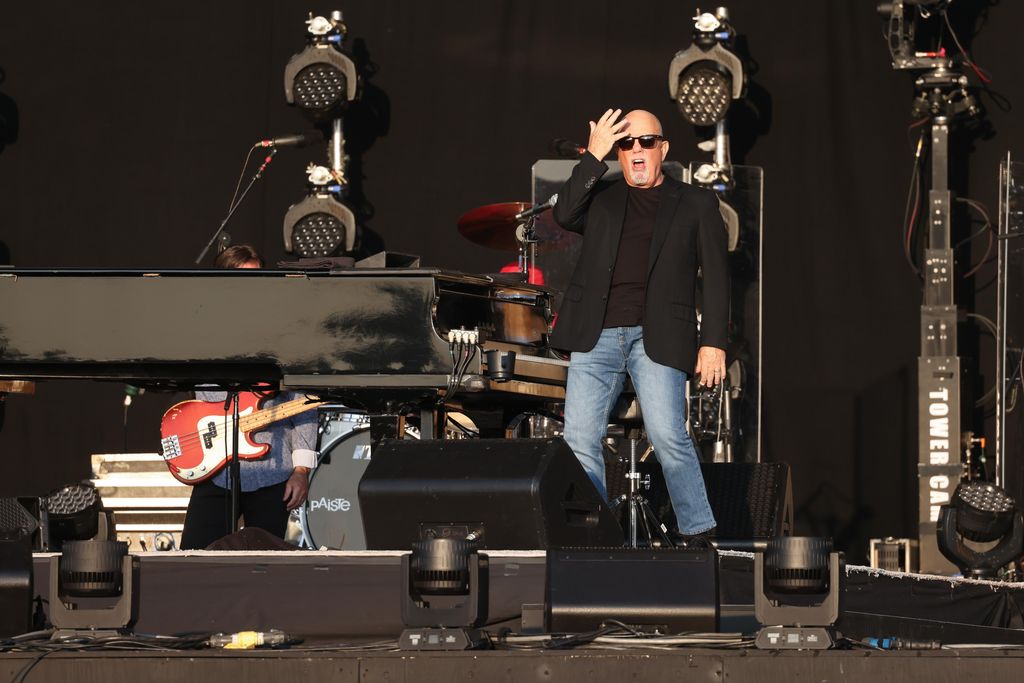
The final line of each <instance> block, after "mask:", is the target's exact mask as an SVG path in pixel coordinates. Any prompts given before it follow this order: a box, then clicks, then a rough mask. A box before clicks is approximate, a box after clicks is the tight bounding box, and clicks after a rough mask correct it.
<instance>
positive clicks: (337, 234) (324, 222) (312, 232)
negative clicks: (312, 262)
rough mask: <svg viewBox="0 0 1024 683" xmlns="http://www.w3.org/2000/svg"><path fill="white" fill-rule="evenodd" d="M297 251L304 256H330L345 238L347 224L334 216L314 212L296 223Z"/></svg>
mask: <svg viewBox="0 0 1024 683" xmlns="http://www.w3.org/2000/svg"><path fill="white" fill-rule="evenodd" d="M292 239H293V240H295V253H297V254H298V255H299V256H301V257H303V258H309V257H311V256H330V255H331V254H333V253H334V252H336V251H337V250H338V247H340V246H341V244H342V242H344V240H345V226H344V225H342V223H341V221H339V220H338V219H337V218H335V217H334V216H331V215H330V214H326V213H313V214H309V215H308V216H305V217H304V218H302V219H300V220H299V222H298V223H296V224H295V232H294V233H293V234H292Z"/></svg>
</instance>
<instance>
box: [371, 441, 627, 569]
mask: <svg viewBox="0 0 1024 683" xmlns="http://www.w3.org/2000/svg"><path fill="white" fill-rule="evenodd" d="M359 504H360V507H361V509H362V513H363V528H364V529H365V531H366V547H367V548H368V549H370V550H407V549H409V548H410V547H412V544H413V542H415V541H418V540H420V539H426V538H431V537H449V536H450V537H455V538H467V537H468V538H470V539H472V540H476V542H477V547H478V548H491V549H507V550H530V549H547V548H570V547H582V546H591V547H593V546H620V545H622V540H623V536H622V529H621V528H620V527H619V525H618V523H617V522H616V521H615V518H614V516H613V515H612V513H611V511H610V510H609V509H608V504H607V503H606V502H605V501H603V500H602V499H601V497H600V495H599V494H598V493H597V490H596V489H595V488H594V485H593V484H592V483H591V481H590V479H589V478H588V477H587V475H586V473H585V472H584V471H583V467H582V466H581V465H580V463H579V461H578V460H577V459H576V456H575V455H573V452H572V450H570V449H569V447H568V446H567V445H566V443H565V441H563V440H562V439H450V440H445V439H430V440H423V441H416V440H412V439H402V440H397V441H394V440H392V441H383V442H382V443H381V444H380V446H378V447H377V449H376V450H374V452H373V457H372V458H371V459H370V464H369V466H368V467H367V468H366V472H365V473H364V474H363V478H362V481H361V482H360V483H359Z"/></svg>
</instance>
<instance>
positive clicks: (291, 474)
mask: <svg viewBox="0 0 1024 683" xmlns="http://www.w3.org/2000/svg"><path fill="white" fill-rule="evenodd" d="M214 263H215V265H216V266H217V267H220V268H262V267H263V261H262V260H261V259H260V257H259V255H258V254H257V253H256V251H255V250H254V249H253V248H252V247H250V246H248V245H237V246H233V247H229V248H228V249H226V250H224V251H223V252H222V253H221V254H220V255H219V256H218V257H217V260H216V261H215V262H214ZM300 397H301V396H300V395H299V394H294V393H290V392H284V393H278V394H276V395H271V396H269V397H268V398H267V399H266V400H265V401H264V402H263V404H262V407H264V408H266V407H270V406H273V405H277V404H279V403H284V402H285V401H290V400H293V399H296V398H300ZM196 398H197V399H199V400H200V401H213V402H216V403H220V404H223V403H224V401H225V400H226V399H227V392H224V391H217V390H209V391H204V390H201V391H197V392H196ZM220 409H221V406H218V410H220ZM316 438H317V420H316V411H315V410H309V411H306V412H304V413H300V414H299V415H295V416H293V417H291V418H287V419H285V420H282V421H280V422H275V423H273V424H271V425H269V426H268V427H267V428H266V429H264V430H262V431H259V432H257V433H255V434H254V435H252V439H253V441H256V442H257V443H265V444H269V445H270V451H269V452H268V453H267V454H266V455H265V456H263V457H262V458H259V459H256V460H241V461H240V463H239V471H240V482H241V490H242V494H241V497H240V499H239V512H240V513H241V517H242V519H243V520H244V525H245V526H246V527H258V528H261V529H264V530H266V531H268V532H270V533H271V534H273V535H275V536H277V537H279V538H284V535H285V530H286V529H287V526H288V513H289V511H290V510H293V509H295V508H297V507H299V506H300V505H302V504H303V503H304V502H305V501H306V495H307V493H308V492H309V473H310V470H311V469H312V468H313V467H314V466H315V464H316ZM229 477H230V468H229V467H227V466H225V467H223V468H221V470H220V472H218V473H217V474H216V475H215V476H213V477H211V478H210V479H207V480H206V481H204V482H201V483H199V484H196V485H195V486H193V487H192V497H191V498H190V499H189V503H188V511H187V512H186V513H185V525H184V529H183V531H182V534H181V549H182V550H197V549H202V548H205V547H207V546H208V545H209V544H211V543H213V542H214V541H216V540H217V539H219V538H221V537H223V536H225V535H227V534H229V533H231V526H232V525H231V524H230V520H229V519H228V518H229V516H230V509H231V481H230V479H229Z"/></svg>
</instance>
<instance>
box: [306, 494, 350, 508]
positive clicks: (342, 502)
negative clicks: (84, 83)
mask: <svg viewBox="0 0 1024 683" xmlns="http://www.w3.org/2000/svg"><path fill="white" fill-rule="evenodd" d="M309 509H310V510H326V511H327V512H348V511H349V510H351V509H352V501H350V500H349V499H348V498H327V497H326V496H323V497H320V498H314V499H312V500H310V501H309Z"/></svg>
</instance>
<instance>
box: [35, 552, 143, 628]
mask: <svg viewBox="0 0 1024 683" xmlns="http://www.w3.org/2000/svg"><path fill="white" fill-rule="evenodd" d="M137 573H138V561H137V560H136V558H134V557H132V556H131V555H129V554H128V544H127V543H124V542H122V541H105V540H90V541H69V542H67V543H65V544H64V548H63V551H62V552H61V554H60V555H56V556H53V557H51V558H50V610H49V617H50V621H51V622H52V623H53V625H54V626H55V627H56V628H57V632H56V634H55V635H54V638H62V637H77V636H83V635H84V636H88V637H96V636H97V635H101V634H103V635H116V634H119V633H120V632H122V631H123V630H124V629H127V628H128V627H129V626H130V625H131V624H132V623H133V622H134V621H135V620H136V618H137V616H138V591H137V590H136V585H137V581H138V577H137ZM110 598H116V600H113V601H111V600H110Z"/></svg>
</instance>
